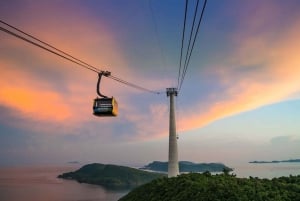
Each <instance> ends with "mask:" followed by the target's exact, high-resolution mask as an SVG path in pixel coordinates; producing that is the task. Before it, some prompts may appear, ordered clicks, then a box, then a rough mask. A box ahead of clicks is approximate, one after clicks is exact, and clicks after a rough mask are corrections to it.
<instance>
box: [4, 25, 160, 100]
mask: <svg viewBox="0 0 300 201" xmlns="http://www.w3.org/2000/svg"><path fill="white" fill-rule="evenodd" d="M0 23H2V24H4V25H6V26H8V27H10V28H12V29H14V30H15V31H18V32H20V33H22V34H23V35H25V36H27V37H30V38H31V39H34V40H36V41H37V42H34V41H32V40H30V39H28V38H26V37H24V36H21V35H20V34H18V33H15V32H13V31H10V30H8V29H6V28H4V27H0V30H1V31H3V32H5V33H7V34H10V35H12V36H14V37H16V38H19V39H21V40H23V41H25V42H28V43H30V44H32V45H34V46H36V47H39V48H41V49H43V50H46V51H48V52H50V53H52V54H54V55H57V56H59V57H61V58H63V59H66V60H68V61H70V62H72V63H75V64H77V65H79V66H81V67H83V68H86V69H88V70H91V71H93V72H95V73H97V74H99V73H103V72H106V71H103V70H100V69H98V68H96V67H94V66H92V65H90V64H88V63H86V62H84V61H82V60H80V59H77V58H76V57H74V56H72V55H70V54H68V53H66V52H64V51H62V50H60V49H58V48H56V47H54V46H53V45H50V44H49V43H46V42H44V41H42V40H40V39H38V38H37V37H35V36H33V35H31V34H28V33H26V32H24V31H22V30H20V29H18V28H16V27H14V26H12V25H10V24H8V23H6V22H4V21H2V20H0ZM38 42H39V43H41V44H39V43H38ZM45 46H48V47H45ZM106 77H108V78H111V79H113V80H115V81H118V82H120V83H122V84H125V85H127V86H130V87H133V88H135V89H139V90H142V91H146V92H150V93H153V94H161V92H157V91H154V90H150V89H147V88H144V87H141V86H139V85H137V84H133V83H130V82H128V81H125V80H122V79H121V78H118V77H115V76H112V75H109V76H106Z"/></svg>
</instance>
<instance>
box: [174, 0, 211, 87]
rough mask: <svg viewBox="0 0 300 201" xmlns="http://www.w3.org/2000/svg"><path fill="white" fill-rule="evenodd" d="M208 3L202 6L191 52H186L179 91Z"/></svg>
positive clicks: (205, 2)
mask: <svg viewBox="0 0 300 201" xmlns="http://www.w3.org/2000/svg"><path fill="white" fill-rule="evenodd" d="M206 4H207V0H205V1H204V4H203V7H202V11H201V15H200V19H199V21H198V25H197V29H196V33H195V35H194V38H193V43H192V47H191V49H190V52H189V53H188V52H187V54H186V61H187V62H186V63H185V66H184V69H183V72H182V75H181V81H180V83H179V85H178V91H180V89H181V87H182V84H183V81H184V78H185V75H186V72H187V68H188V65H189V63H190V59H191V55H192V52H193V49H194V45H195V42H196V39H197V36H198V32H199V28H200V24H201V22H202V19H203V14H204V10H205V7H206ZM191 34H192V33H191Z"/></svg>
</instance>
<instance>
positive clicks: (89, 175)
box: [58, 163, 166, 189]
mask: <svg viewBox="0 0 300 201" xmlns="http://www.w3.org/2000/svg"><path fill="white" fill-rule="evenodd" d="M164 176H166V175H165V174H160V173H153V172H147V171H142V170H138V169H134V168H130V167H125V166H118V165H104V164H100V163H93V164H88V165H85V166H83V167H81V168H80V169H79V170H76V171H75V172H67V173H63V174H62V175H59V176H58V178H62V179H71V180H76V181H78V182H79V183H88V184H96V185H101V186H103V187H105V188H107V189H131V188H134V187H136V186H140V185H142V184H145V183H148V182H150V181H152V180H153V179H157V178H160V177H164Z"/></svg>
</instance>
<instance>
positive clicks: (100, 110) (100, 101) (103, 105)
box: [93, 97, 118, 117]
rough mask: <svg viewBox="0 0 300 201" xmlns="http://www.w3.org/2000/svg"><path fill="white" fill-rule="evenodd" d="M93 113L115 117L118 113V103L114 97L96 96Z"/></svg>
mask: <svg viewBox="0 0 300 201" xmlns="http://www.w3.org/2000/svg"><path fill="white" fill-rule="evenodd" d="M93 114H94V115H95V116H99V117H112V116H113V117H115V116H117V115H118V103H117V101H116V99H115V98H114V97H112V98H95V99H94V105H93Z"/></svg>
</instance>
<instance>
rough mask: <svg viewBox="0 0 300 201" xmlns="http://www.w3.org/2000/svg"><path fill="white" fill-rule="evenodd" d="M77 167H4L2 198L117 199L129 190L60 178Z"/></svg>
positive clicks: (0, 172)
mask: <svg viewBox="0 0 300 201" xmlns="http://www.w3.org/2000/svg"><path fill="white" fill-rule="evenodd" d="M76 169H78V167H77V168H75V167H26V168H0V200H1V201H21V200H22V201H41V200H43V201H116V200H118V199H119V198H120V197H122V196H123V195H125V194H126V193H127V192H124V191H123V192H116V191H107V190H105V189H103V188H101V187H100V186H96V185H89V184H80V183H78V182H76V181H69V180H64V179H58V178H56V177H57V175H59V174H61V173H64V172H69V171H74V170H76Z"/></svg>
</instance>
